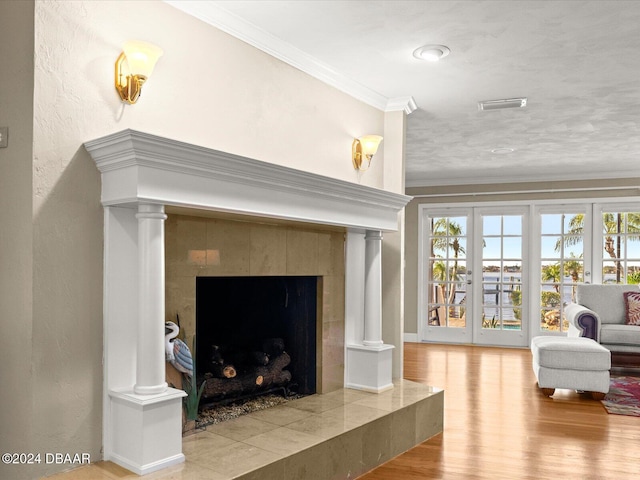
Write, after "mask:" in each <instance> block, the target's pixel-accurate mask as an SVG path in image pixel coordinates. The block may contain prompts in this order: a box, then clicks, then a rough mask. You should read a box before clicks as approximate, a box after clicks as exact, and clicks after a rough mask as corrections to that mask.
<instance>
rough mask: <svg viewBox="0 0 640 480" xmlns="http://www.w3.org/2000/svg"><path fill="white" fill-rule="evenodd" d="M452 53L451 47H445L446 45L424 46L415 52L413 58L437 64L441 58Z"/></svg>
mask: <svg viewBox="0 0 640 480" xmlns="http://www.w3.org/2000/svg"><path fill="white" fill-rule="evenodd" d="M450 52H451V50H449V47H445V46H444V45H423V46H422V47H420V48H417V49H416V50H414V52H413V56H414V57H416V58H418V59H420V60H426V61H428V62H437V61H438V60H440V59H441V58H444V57H446V56H447V55H449V53H450Z"/></svg>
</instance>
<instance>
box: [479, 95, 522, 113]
mask: <svg viewBox="0 0 640 480" xmlns="http://www.w3.org/2000/svg"><path fill="white" fill-rule="evenodd" d="M526 106H527V97H520V98H505V99H502V100H482V101H481V102H478V110H501V109H503V108H523V107H526Z"/></svg>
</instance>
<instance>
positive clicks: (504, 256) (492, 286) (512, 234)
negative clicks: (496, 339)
mask: <svg viewBox="0 0 640 480" xmlns="http://www.w3.org/2000/svg"><path fill="white" fill-rule="evenodd" d="M482 224H483V227H486V228H484V229H483V232H482V233H483V249H482V328H483V329H496V330H521V329H522V308H521V305H522V294H523V290H522V288H521V286H522V216H521V215H487V216H483V222H482Z"/></svg>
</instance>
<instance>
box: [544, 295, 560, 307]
mask: <svg viewBox="0 0 640 480" xmlns="http://www.w3.org/2000/svg"><path fill="white" fill-rule="evenodd" d="M541 300H542V306H543V307H557V306H558V305H560V294H559V293H557V292H542V295H541Z"/></svg>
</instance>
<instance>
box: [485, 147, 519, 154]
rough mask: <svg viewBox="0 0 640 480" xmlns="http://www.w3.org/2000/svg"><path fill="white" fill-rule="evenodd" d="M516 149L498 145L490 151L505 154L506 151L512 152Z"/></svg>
mask: <svg viewBox="0 0 640 480" xmlns="http://www.w3.org/2000/svg"><path fill="white" fill-rule="evenodd" d="M515 151H516V149H515V148H509V147H498V148H494V149H492V150H491V153H496V154H498V155H505V154H507V153H513V152H515Z"/></svg>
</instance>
